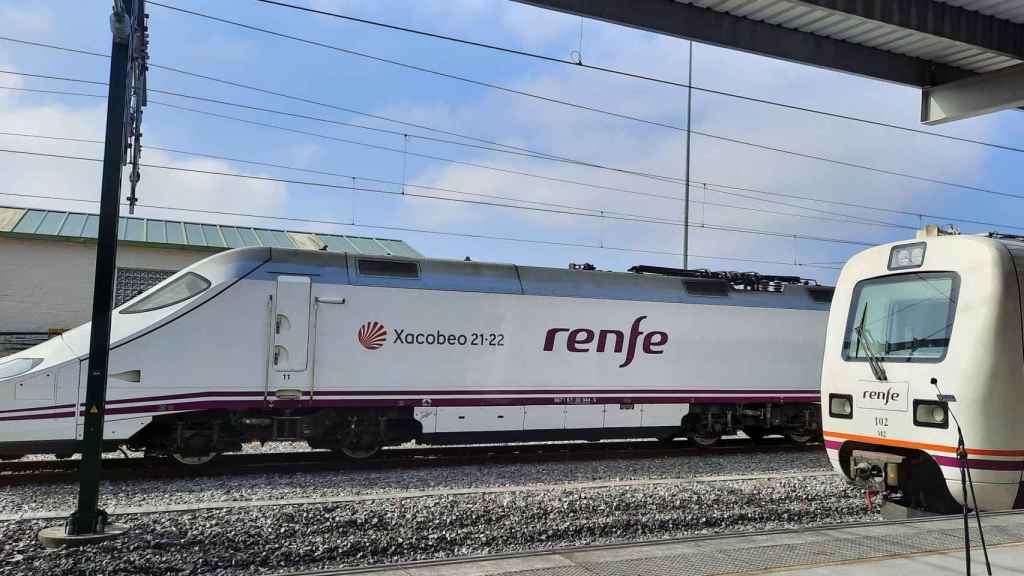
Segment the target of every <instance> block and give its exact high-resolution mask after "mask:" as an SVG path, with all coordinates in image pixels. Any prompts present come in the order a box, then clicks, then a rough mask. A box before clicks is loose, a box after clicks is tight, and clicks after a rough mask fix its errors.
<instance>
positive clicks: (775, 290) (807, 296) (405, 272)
mask: <svg viewBox="0 0 1024 576" xmlns="http://www.w3.org/2000/svg"><path fill="white" fill-rule="evenodd" d="M271 252H272V254H271V256H270V261H269V262H268V264H267V265H266V266H265V268H266V269H267V271H268V272H274V273H280V272H287V271H293V272H297V273H302V272H305V273H313V270H310V268H315V269H318V271H317V272H316V273H317V274H318V280H319V281H324V282H335V283H340V284H353V285H360V286H381V287H391V288H419V289H426V290H453V291H464V292H484V293H497V294H523V295H532V296H561V297H572V298H602V299H609V300H637V301H648V302H679V303H683V302H689V303H701V304H718V305H727V306H728V305H732V306H754V307H766V308H797V309H826V310H827V309H828V305H829V303H830V302H831V300H832V292H833V288H832V287H829V286H817V285H809V283H803V282H788V283H787V282H780V281H775V282H773V283H772V286H771V287H770V288H768V286H767V285H762V286H761V288H759V289H753V288H751V287H750V286H749V285H744V284H743V282H740V281H738V280H736V278H737V277H740V276H750V275H751V273H729V274H731V275H733V276H729V275H725V276H722V277H701V276H702V274H697V275H692V276H688V275H677V274H676V275H674V274H662V273H639V272H607V271H600V270H580V269H576V270H572V269H567V268H546V267H539V266H520V265H516V264H502V263H492V262H475V261H463V260H442V259H432V258H399V257H386V256H367V255H359V254H347V253H325V252H315V251H306V250H285V249H276V248H275V249H272V250H271ZM324 267H327V268H330V269H331V271H330V272H325V271H323V268H324ZM665 270H673V269H665ZM753 276H757V277H759V278H762V279H763V278H776V279H778V278H786V279H789V280H792V277H765V276H759V275H756V274H754V275H753ZM730 278H731V279H730ZM797 280H799V279H797Z"/></svg>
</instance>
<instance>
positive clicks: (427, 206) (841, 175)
mask: <svg viewBox="0 0 1024 576" xmlns="http://www.w3.org/2000/svg"><path fill="white" fill-rule="evenodd" d="M623 34H624V33H623V31H621V30H615V31H612V32H605V31H603V30H597V31H596V32H595V33H594V34H593V35H592V40H591V46H592V48H591V49H589V51H588V54H590V55H591V56H590V61H594V62H599V63H600V64H601V65H609V66H611V67H616V68H621V69H624V70H636V69H637V66H636V63H637V61H638V60H637V56H636V55H637V54H648V55H649V56H650V57H649V58H647V59H646V60H645V61H644V62H645V64H644V65H645V67H646V69H645V70H644V72H645V73H649V74H652V75H656V76H659V77H668V78H678V77H679V67H680V66H684V68H683V70H684V71H685V59H686V49H687V45H686V43H685V42H681V41H678V40H673V39H669V38H664V37H657V36H652V35H644V34H640V33H631V36H630V37H629V38H628V39H624V38H623V37H622V36H623ZM624 45H625V46H629V47H630V50H628V51H627V52H628V53H627V52H623V51H621V50H618V47H620V46H624ZM585 51H586V50H585ZM695 56H696V59H697V60H696V63H695V66H696V68H697V71H698V72H699V74H700V76H697V83H698V84H699V85H704V86H710V87H716V88H724V89H731V90H735V91H738V92H742V93H747V94H752V95H758V96H764V97H772V98H777V99H779V100H783V101H798V102H801V103H805V104H811V105H813V106H816V107H820V108H825V109H833V110H838V111H842V112H849V113H854V114H857V115H861V116H866V117H870V118H883V119H885V120H890V121H901V122H902V123H905V124H912V118H913V114H916V111H917V109H916V106H917V95H916V93H914V92H913V91H912V90H910V89H904V88H899V87H892V86H889V85H883V84H876V83H867V82H866V81H864V80H862V79H854V78H850V77H844V76H840V75H838V74H836V73H830V72H825V71H821V70H816V69H809V68H803V67H797V66H795V65H790V64H785V63H781V62H775V61H765V60H764V59H762V58H754V57H750V56H747V55H739V54H736V53H732V52H728V51H724V50H719V49H713V48H709V47H704V46H700V47H698V51H697V52H696V55H695ZM695 76H696V74H695ZM679 79H680V80H682V81H685V80H686V78H685V75H684V76H683V77H682V78H679ZM506 84H510V82H506ZM511 84H514V87H516V88H518V89H522V90H526V91H529V92H535V93H538V94H543V95H547V96H551V97H555V98H561V99H565V100H570V101H574V102H579V103H583V104H586V105H588V106H594V107H599V108H604V109H608V110H614V111H619V112H622V113H628V114H632V115H636V116H641V117H644V118H648V119H652V120H656V121H659V122H669V123H673V124H682V123H683V122H684V121H685V97H686V92H685V90H684V89H681V88H675V87H666V86H658V85H654V84H650V83H645V82H643V81H637V80H625V79H622V78H618V77H614V76H607V75H601V74H597V73H594V72H591V71H586V70H578V71H577V70H575V69H571V68H558V69H554V70H552V71H551V72H549V73H546V74H542V75H537V76H534V77H531V78H526V79H524V80H522V81H520V82H519V83H511ZM851 87H853V89H852V90H851ZM853 90H855V91H853ZM694 101H695V117H694V129H695V130H700V131H704V132H709V133H714V134H718V135H722V136H726V137H730V138H736V139H741V140H747V141H751V142H755V143H762V144H765V145H769V146H774V147H778V148H785V149H790V150H794V151H800V152H804V153H807V154H814V155H821V156H827V157H831V158H836V159H840V160H843V161H847V162H853V163H859V164H865V165H871V166H878V167H880V168H883V169H889V170H896V171H905V172H911V173H917V174H923V175H926V176H929V177H931V178H937V179H944V180H952V181H966V182H972V181H974V180H975V179H976V178H977V173H978V172H980V171H979V170H978V168H979V166H980V165H982V164H983V163H984V162H985V161H986V158H987V156H986V155H985V153H984V151H983V149H981V148H979V147H972V146H964V145H959V144H950V143H947V142H943V141H939V140H935V139H932V138H929V137H926V136H915V135H912V134H906V133H899V132H893V131H890V130H884V129H879V128H875V127H869V126H864V125H859V124H855V123H850V122H847V121H843V120H830V119H825V118H820V117H814V116H809V115H807V114H804V113H796V112H788V111H782V110H779V109H776V108H771V107H766V106H764V105H757V104H751V103H748V102H742V101H737V100H734V99H729V98H725V97H720V96H708V95H705V94H700V93H697V94H695V100H694ZM425 110H426V111H430V110H432V107H430V106H427V105H423V104H415V105H412V106H410V108H409V109H408V110H406V111H402V110H396V109H391V110H389V111H388V112H387V113H388V114H391V115H394V116H398V117H423V116H425V115H428V114H425V112H424V111H425ZM432 123H433V124H434V125H444V126H448V127H459V128H454V129H457V130H463V131H465V132H469V133H472V134H484V135H487V134H504V135H506V136H503V137H502V138H501V139H502V140H506V141H515V142H517V143H519V144H524V143H525V144H526V145H528V146H531V147H533V148H535V149H540V150H545V151H551V152H557V153H560V154H563V155H568V156H572V157H574V158H581V159H586V160H589V161H592V162H597V163H602V164H607V165H612V166H619V167H627V168H630V169H633V170H639V171H646V172H652V173H658V174H665V175H670V176H681V175H682V174H683V163H684V159H685V156H684V153H683V139H684V134H683V133H682V132H680V131H674V130H668V129H664V128H659V127H651V126H644V125H642V124H637V123H633V122H630V121H626V120H621V119H615V118H608V117H605V116H601V115H598V114H595V113H593V112H588V111H581V110H574V109H570V108H568V107H564V106H559V105H557V104H549V103H542V102H537V101H535V100H530V99H526V98H521V97H518V96H510V95H507V94H501V93H492V94H490V95H489V96H487V97H486V98H484V99H482V100H480V101H478V102H476V103H475V104H470V105H467V106H461V107H459V108H457V109H447V110H445V114H444V117H443V122H442V120H441V119H438V118H435V120H434V122H432ZM972 130H973V131H974V133H975V135H985V134H986V133H991V132H992V131H993V130H994V124H977V125H975V126H973V127H972ZM989 135H990V134H989ZM416 146H417V148H420V147H427V145H425V144H420V143H417V144H416ZM447 152H448V153H449V155H450V154H451V149H447ZM462 154H465V153H462ZM462 157H465V156H462ZM468 158H470V159H472V160H473V161H474V162H479V163H483V164H494V165H500V166H504V167H510V168H513V169H517V170H525V171H531V172H537V173H543V174H548V175H551V176H555V177H559V178H568V179H576V180H584V181H588V182H594V183H599V184H602V185H605V186H616V187H623V188H629V189H634V190H640V191H644V192H654V193H659V194H671V195H681V194H682V186H681V185H673V184H665V183H662V182H656V181H652V180H649V179H642V178H637V177H629V176H624V175H621V174H615V173H612V172H606V171H600V170H594V169H589V168H584V167H580V166H572V165H566V164H557V163H551V162H546V161H541V160H536V159H523V158H517V157H513V156H507V155H503V154H496V153H490V152H480V153H473V154H470V155H469V157H468ZM691 169H692V174H693V178H694V179H695V180H701V181H711V182H714V183H720V184H725V185H734V186H745V187H750V188H757V189H762V190H766V191H777V192H784V193H796V194H801V195H805V196H811V197H817V198H824V199H832V200H845V201H853V202H858V203H863V204H877V205H879V206H886V207H895V208H900V207H903V208H910V209H912V208H913V207H914V206H928V207H929V210H930V211H933V212H935V211H942V210H941V208H942V206H943V205H948V204H950V203H954V202H956V201H959V200H961V199H962V198H963V195H961V194H958V193H957V192H956V190H951V189H949V188H946V187H942V186H937V185H933V184H925V183H921V182H916V181H913V180H908V179H902V178H896V177H892V176H884V175H879V174H873V173H870V172H866V171H862V170H857V169H854V168H847V167H841V166H836V165H832V164H828V163H822V162H818V161H815V160H810V159H803V158H798V157H794V156H791V155H785V154H779V153H777V152H771V151H766V150H758V149H756V148H752V147H747V146H742V145H739V144H734V143H728V142H724V141H721V140H715V139H709V138H705V137H699V136H694V138H693V159H692V167H691ZM413 179H414V181H416V182H418V183H422V184H426V185H431V186H438V187H444V188H454V189H460V190H466V191H473V192H482V193H487V194H494V195H501V196H511V197H517V198H523V199H529V200H537V201H543V202H554V203H562V204H569V205H578V206H584V207H587V208H590V209H598V210H605V211H621V212H631V213H640V214H645V215H650V216H655V217H664V218H671V219H679V218H681V216H682V204H681V203H677V202H671V201H666V200H658V199H650V198H642V197H638V196H633V195H627V194H622V193H615V192H609V191H600V190H588V189H586V188H581V187H575V186H569V185H565V184H556V183H551V182H544V181H540V180H534V179H529V178H524V177H513V176H507V175H503V174H496V173H493V172H488V171H482V170H479V169H475V168H471V167H465V166H458V165H443V164H438V165H435V166H432V167H431V168H429V169H426V170H424V171H422V172H419V173H417V174H415V175H414V178H413ZM430 193H432V194H437V193H436V192H430ZM706 194H707V196H706V198H707V200H708V201H711V202H717V203H728V204H734V205H739V206H746V207H754V208H763V209H769V210H776V211H783V212H802V213H805V214H812V213H811V212H804V211H801V210H799V209H797V208H789V207H779V206H773V205H771V204H769V203H766V202H757V201H752V200H750V199H744V198H736V197H729V196H727V195H724V194H721V193H716V192H707V193H706ZM704 198H705V191H704V190H703V188H702V187H700V186H697V187H695V189H694V200H695V204H694V205H693V206H692V212H691V213H692V215H693V220H692V222H694V223H695V224H697V223H699V222H700V221H701V220H703V221H706V222H709V223H721V224H727V225H732V226H741V227H749V228H760V229H767V230H779V231H784V232H789V233H799V234H807V235H817V236H827V237H840V238H851V239H858V240H864V241H868V242H881V241H887V240H890V239H895V238H900V237H906V236H907V235H909V234H910V233H911V232H910V231H901V230H891V229H884V228H878V227H865V226H860V225H852V224H843V223H836V222H828V221H815V220H811V219H806V218H799V219H795V218H791V217H786V216H781V215H771V214H758V213H753V212H750V211H741V210H734V209H728V208H723V207H714V206H706V207H702V206H701V205H700V204H699V201H701V200H703V199H704ZM768 198H770V197H768ZM790 202H795V203H796V204H804V205H809V206H814V207H816V208H819V209H826V210H828V209H831V210H837V211H842V212H850V213H858V214H862V215H864V216H867V217H872V218H876V219H877V218H882V219H889V220H898V219H896V218H892V217H888V218H885V217H884V215H879V214H877V213H871V212H864V211H858V210H856V209H851V208H841V207H835V206H831V207H830V206H828V205H820V204H818V205H816V204H812V203H806V202H801V201H798V200H797V201H793V200H790ZM398 218H400V219H403V220H407V221H413V222H416V223H417V225H419V226H422V227H425V228H432V229H445V230H463V231H465V230H476V231H481V230H483V231H489V232H493V231H502V232H506V233H509V232H516V231H517V230H518V231H520V232H521V233H519V234H514V233H510V235H517V236H524V237H535V238H543V239H562V240H566V241H583V242H588V243H602V244H605V245H608V244H614V245H618V246H630V247H636V248H643V249H654V250H670V251H672V250H677V249H678V246H679V244H680V230H679V229H678V228H677V227H667V226H654V225H647V224H637V223H623V222H615V221H611V220H606V221H594V220H593V219H589V218H574V219H568V218H567V217H562V216H552V215H550V214H544V213H537V212H533V213H531V212H524V211H517V210H501V209H496V208H482V207H475V206H468V205H454V204H447V205H446V204H441V203H437V202H434V203H428V201H419V202H408V203H407V205H406V206H405V207H404V209H403V210H402V211H400V212H399V213H398ZM901 222H903V223H906V224H909V225H916V224H917V222H914V221H910V220H907V219H903V220H902V221H901ZM691 242H692V244H691V246H692V252H693V253H698V254H710V255H720V256H732V257H750V258H760V259H766V260H780V261H792V260H793V259H794V257H796V258H798V259H799V260H801V261H805V262H806V261H832V260H839V259H841V258H842V256H845V255H847V254H850V253H851V252H853V251H855V250H858V249H859V248H858V247H855V246H835V245H829V244H822V243H817V242H812V241H806V240H801V241H794V240H793V239H792V238H768V237H759V236H751V235H746V234H736V233H727V232H718V231H711V230H706V229H703V230H702V229H700V228H699V227H698V228H696V229H694V230H693V231H692V234H691ZM634 259H636V258H634ZM697 264H698V265H701V264H702V263H700V262H698V263H697ZM718 265H720V266H723V267H726V266H730V265H729V264H728V263H718ZM736 267H744V266H739V265H737V266H736ZM749 267H757V266H753V265H752V266H749ZM761 268H764V267H763V266H762V267H761ZM816 275H818V276H827V275H828V273H827V272H826V273H822V274H816Z"/></svg>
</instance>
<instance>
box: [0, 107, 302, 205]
mask: <svg viewBox="0 0 1024 576" xmlns="http://www.w3.org/2000/svg"><path fill="white" fill-rule="evenodd" d="M97 102H99V101H97ZM105 116H106V110H105V106H104V105H102V104H96V105H92V106H87V107H82V108H72V107H68V106H65V105H60V104H42V103H37V102H36V101H35V100H34V99H33V98H32V97H31V96H29V97H25V96H18V95H13V94H11V93H5V92H4V91H0V126H2V127H3V128H2V129H3V131H4V132H13V133H26V134H37V135H47V136H66V137H73V138H86V139H102V134H103V127H104V124H105ZM159 143H160V136H159V134H158V133H156V132H155V131H154V130H148V131H147V132H146V134H145V138H144V141H143V150H144V153H143V158H142V160H143V162H144V163H149V164H160V165H168V166H173V167H179V168H187V169H192V170H203V171H207V172H235V173H242V174H254V175H260V174H261V173H259V172H253V171H251V170H246V169H244V168H240V167H237V166H232V165H231V164H229V163H226V162H222V161H219V160H210V159H182V158H181V157H179V156H171V155H168V154H166V153H164V152H160V151H157V150H152V149H147V148H146V147H145V146H146V145H147V144H149V145H159ZM0 148H5V149H10V150H23V151H28V152H38V153H50V154H62V155H71V156H79V157H84V158H101V157H102V154H103V150H102V146H100V145H97V144H89V143H75V142H55V141H47V140H40V139H32V138H23V137H17V136H3V135H0ZM0 174H2V175H3V181H4V188H3V189H0V203H2V204H5V205H14V206H26V207H42V208H52V209H64V210H66V209H77V210H86V211H93V212H95V211H96V210H97V206H96V204H95V203H81V204H78V203H69V202H67V201H64V200H59V199H51V200H46V199H39V198H26V197H23V196H12V195H6V196H5V195H3V194H2V193H3V192H9V193H13V194H19V195H29V196H52V197H57V198H61V197H64V198H77V199H81V200H86V201H95V200H98V199H99V188H100V174H101V170H100V163H98V162H88V161H82V160H65V159H56V158H46V157H39V156H31V155H21V154H9V153H0ZM126 174H127V173H126ZM128 187H129V185H128V180H127V175H126V176H125V179H124V181H123V187H122V198H125V197H127V195H128ZM138 195H139V198H140V202H141V203H142V204H155V205H166V206H175V207H180V208H191V209H201V210H221V211H232V210H234V211H242V212H252V213H257V214H271V215H282V214H284V212H283V210H284V207H285V206H286V203H287V198H288V190H287V187H286V185H284V184H281V183H275V182H261V181H256V180H245V179H240V178H228V177H223V176H215V175H211V174H200V173H187V172H175V171H170V170H161V169H157V168H143V169H142V181H141V183H140V184H139V188H138ZM240 207H241V210H240ZM145 213H146V209H140V214H145ZM150 213H154V212H153V211H152V210H151V211H150ZM159 213H160V214H162V215H163V216H169V215H170V213H169V212H168V211H159ZM176 217H179V218H181V219H184V220H201V221H218V222H220V221H239V220H240V219H238V218H231V217H228V216H218V215H204V214H195V213H188V212H180V213H178V214H177V216H176Z"/></svg>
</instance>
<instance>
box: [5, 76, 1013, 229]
mask: <svg viewBox="0 0 1024 576" xmlns="http://www.w3.org/2000/svg"><path fill="white" fill-rule="evenodd" d="M9 73H11V72H8V71H3V70H0V74H9ZM15 74H21V73H15ZM37 76H39V75H37ZM60 78H63V77H60ZM68 80H69V81H72V82H86V83H93V82H92V81H88V80H78V79H68ZM0 89H3V90H13V91H22V92H30V93H44V94H56V95H66V96H79V97H88V98H98V99H105V98H106V96H103V95H99V94H87V93H81V92H73V91H66V90H44V89H32V88H23V87H13V86H0ZM151 102H152V100H151ZM156 103H157V104H158V105H161V104H162V105H166V106H169V107H175V108H178V109H181V110H185V111H189V112H193V113H197V114H204V115H209V116H213V117H218V118H223V119H229V120H234V121H239V122H245V123H250V124H256V125H259V126H264V127H267V128H273V129H278V130H285V131H289V132H296V133H300V134H305V135H309V136H315V137H318V138H326V139H335V138H333V137H330V136H326V135H323V134H317V133H313V132H308V131H302V130H295V129H291V128H286V127H282V126H276V125H271V124H266V123H259V122H254V121H250V120H246V119H241V118H236V117H233V116H227V115H222V114H216V113H212V112H207V111H203V110H197V109H193V108H187V107H181V106H177V105H173V104H170V103H161V102H156ZM345 143H350V144H355V145H360V146H371V145H367V144H365V143H362V142H357V141H345ZM428 158H430V159H434V160H438V161H443V162H452V163H461V164H464V165H469V166H472V167H475V168H481V169H486V170H496V171H502V172H506V173H513V174H517V175H522V176H527V177H533V178H540V179H548V180H552V181H556V182H561V183H567V184H574V185H578V186H585V187H591V188H595V189H602V190H610V191H615V192H622V193H626V194H636V195H641V196H649V197H656V198H662V199H666V200H676V201H679V200H681V198H679V197H677V196H672V195H660V194H652V193H646V192H640V191H636V190H630V189H625V188H615V187H609V186H603V185H599V184H591V183H587V182H581V181H577V180H569V179H563V178H557V179H552V178H553V177H547V176H543V175H538V174H534V173H528V172H524V171H510V170H504V169H500V168H496V167H493V166H487V165H481V164H476V163H467V162H462V161H458V160H454V159H449V158H443V157H438V156H428ZM693 182H694V183H696V184H702V185H704V186H713V188H712V190H714V191H716V192H719V193H722V194H729V195H733V196H737V197H742V198H748V199H756V200H758V201H761V202H766V203H772V204H779V205H782V206H789V207H793V208H798V209H802V210H808V211H813V212H817V213H822V214H831V215H837V216H845V217H847V218H851V219H853V221H855V222H856V223H863V224H872V225H878V226H883V227H894V228H903V229H908V230H916V229H918V228H920V226H906V225H900V224H896V223H893V222H886V221H882V220H874V219H868V218H865V217H863V216H857V215H852V214H848V213H843V212H835V211H828V210H821V209H818V208H812V207H808V206H801V205H798V204H790V203H786V202H782V201H779V200H767V199H763V198H755V197H752V196H747V195H743V194H738V193H736V192H734V191H735V190H741V191H748V192H753V193H756V194H762V195H767V196H773V197H776V196H777V197H784V198H795V199H801V200H806V201H809V202H816V203H825V204H834V205H840V206H847V207H852V208H859V209H864V210H871V211H876V212H885V213H890V214H897V215H903V216H910V217H914V218H917V219H919V220H920V219H921V218H925V217H927V218H930V219H933V220H940V221H946V222H958V223H964V224H975V225H979V226H991V227H994V228H997V229H1002V230H1024V226H1019V225H1014V224H1010V223H997V222H991V221H986V220H977V219H970V218H964V217H962V216H951V215H941V214H930V213H924V212H915V211H908V210H899V209H892V208H886V207H883V206H878V205H866V204H858V203H853V202H843V201H836V200H829V199H825V198H820V197H809V196H801V195H795V194H787V193H783V192H777V191H765V190H758V189H754V188H749V187H740V186H731V185H726V184H720V183H712V182H701V181H698V180H693ZM709 205H713V204H709ZM731 207H733V208H736V209H743V208H741V207H737V206H731ZM791 215H793V216H798V215H795V214H791Z"/></svg>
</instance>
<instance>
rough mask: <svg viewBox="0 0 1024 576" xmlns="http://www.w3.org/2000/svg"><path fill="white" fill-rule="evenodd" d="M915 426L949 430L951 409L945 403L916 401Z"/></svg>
mask: <svg viewBox="0 0 1024 576" xmlns="http://www.w3.org/2000/svg"><path fill="white" fill-rule="evenodd" d="M914 424H916V425H918V426H926V427H929V428H949V408H948V407H947V406H946V403H945V402H936V401H934V400H914Z"/></svg>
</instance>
